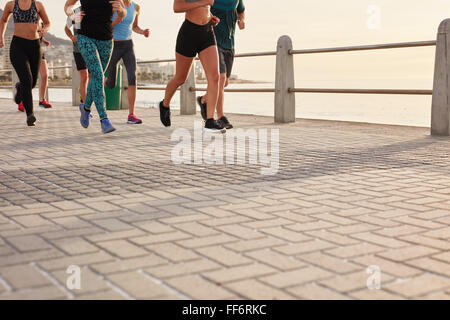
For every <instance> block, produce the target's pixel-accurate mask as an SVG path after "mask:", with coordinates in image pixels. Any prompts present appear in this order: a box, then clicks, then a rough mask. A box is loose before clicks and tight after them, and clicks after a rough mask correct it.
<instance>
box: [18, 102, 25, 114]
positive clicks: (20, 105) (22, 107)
mask: <svg viewBox="0 0 450 320" xmlns="http://www.w3.org/2000/svg"><path fill="white" fill-rule="evenodd" d="M17 109H18V110H19V111H20V112H25V107H24V106H23V103H22V102H21V103H19V107H18V108H17Z"/></svg>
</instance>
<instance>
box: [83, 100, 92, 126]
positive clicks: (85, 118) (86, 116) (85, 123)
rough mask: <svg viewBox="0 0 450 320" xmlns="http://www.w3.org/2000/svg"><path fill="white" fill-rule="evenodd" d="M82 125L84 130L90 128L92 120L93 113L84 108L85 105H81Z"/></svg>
mask: <svg viewBox="0 0 450 320" xmlns="http://www.w3.org/2000/svg"><path fill="white" fill-rule="evenodd" d="M80 113H81V116H80V123H81V126H82V127H83V128H87V127H89V120H90V119H91V118H92V115H91V112H90V111H87V110H86V109H85V108H84V104H83V103H82V104H80Z"/></svg>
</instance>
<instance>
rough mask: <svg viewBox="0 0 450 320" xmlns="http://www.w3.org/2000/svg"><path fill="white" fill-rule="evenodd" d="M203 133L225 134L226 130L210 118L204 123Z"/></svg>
mask: <svg viewBox="0 0 450 320" xmlns="http://www.w3.org/2000/svg"><path fill="white" fill-rule="evenodd" d="M205 131H206V132H212V133H225V132H227V129H225V128H224V127H223V126H222V125H220V124H219V123H218V122H217V121H216V120H214V119H212V118H211V119H208V120H206V122H205Z"/></svg>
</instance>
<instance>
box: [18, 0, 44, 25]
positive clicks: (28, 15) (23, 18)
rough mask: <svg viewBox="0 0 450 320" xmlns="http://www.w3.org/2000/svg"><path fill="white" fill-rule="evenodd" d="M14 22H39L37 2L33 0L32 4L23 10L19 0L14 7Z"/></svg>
mask: <svg viewBox="0 0 450 320" xmlns="http://www.w3.org/2000/svg"><path fill="white" fill-rule="evenodd" d="M13 17H14V23H38V20H39V13H38V11H37V8H36V2H35V1H34V0H31V6H30V9H28V10H22V9H20V7H19V0H16V1H15V3H14V9H13Z"/></svg>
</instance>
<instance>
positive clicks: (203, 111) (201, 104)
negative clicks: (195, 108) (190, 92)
mask: <svg viewBox="0 0 450 320" xmlns="http://www.w3.org/2000/svg"><path fill="white" fill-rule="evenodd" d="M197 103H198V105H199V107H200V113H201V114H202V118H203V120H205V121H206V103H204V102H202V97H201V96H200V97H197Z"/></svg>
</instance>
